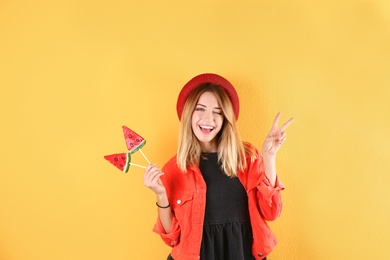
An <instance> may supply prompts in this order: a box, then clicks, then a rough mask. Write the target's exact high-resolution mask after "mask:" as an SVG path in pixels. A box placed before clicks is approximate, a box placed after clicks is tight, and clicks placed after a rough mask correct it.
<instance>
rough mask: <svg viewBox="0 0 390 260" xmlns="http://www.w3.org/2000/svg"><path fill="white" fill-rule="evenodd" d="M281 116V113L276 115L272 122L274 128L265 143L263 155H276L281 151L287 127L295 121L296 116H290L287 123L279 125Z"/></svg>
mask: <svg viewBox="0 0 390 260" xmlns="http://www.w3.org/2000/svg"><path fill="white" fill-rule="evenodd" d="M279 118H280V113H278V114H277V115H276V117H275V120H274V122H273V123H272V128H271V131H270V132H269V134H268V135H267V138H266V139H265V141H264V143H263V148H262V151H263V156H264V155H269V156H276V153H277V152H278V151H279V149H280V147H281V146H282V144H283V143H284V141H286V132H285V130H286V128H287V127H288V126H289V125H290V124H291V123H292V122H293V121H294V118H290V119H289V120H288V121H287V122H286V123H284V124H283V125H282V126H281V127H279V126H278V125H279Z"/></svg>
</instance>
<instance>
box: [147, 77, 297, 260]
mask: <svg viewBox="0 0 390 260" xmlns="http://www.w3.org/2000/svg"><path fill="white" fill-rule="evenodd" d="M239 110H240V107H239V99H238V96H237V92H236V90H235V89H234V87H233V86H232V85H231V83H230V82H229V81H227V80H226V79H225V78H223V77H221V76H219V75H216V74H201V75H198V76H196V77H194V78H193V79H191V80H190V81H189V82H188V83H187V84H186V85H185V86H184V87H183V89H182V90H181V92H180V94H179V97H178V101H177V113H178V116H179V119H180V121H181V125H180V136H179V144H178V149H177V154H176V156H175V157H173V158H172V159H171V160H169V161H168V162H167V163H166V164H165V166H164V167H163V169H162V170H161V169H159V168H158V167H156V166H155V165H153V164H151V165H149V166H148V167H147V168H146V169H145V173H144V185H145V186H146V187H148V188H150V189H151V190H152V191H153V192H154V193H155V194H156V197H157V202H156V205H157V207H158V219H157V223H156V224H155V227H154V231H155V232H156V233H158V234H160V236H161V237H162V239H163V241H164V242H165V243H166V244H168V245H169V246H171V247H172V252H171V254H170V255H169V256H168V259H174V260H195V259H196V260H199V259H201V260H253V259H266V256H267V255H268V254H269V253H270V252H271V251H272V249H273V248H274V247H275V245H276V243H277V239H276V237H275V236H274V234H273V233H272V231H271V230H270V228H269V226H268V225H267V223H266V221H272V220H275V219H276V218H278V217H279V216H280V214H281V210H282V200H281V195H280V191H281V190H283V189H284V186H283V184H282V183H281V182H280V181H279V178H278V176H277V174H276V153H277V151H278V150H279V148H280V147H281V145H282V144H283V142H284V141H285V140H286V132H285V129H286V128H287V127H288V125H289V124H290V123H291V122H292V121H293V118H291V119H290V120H288V121H287V122H286V123H285V124H283V125H282V126H281V127H278V122H279V117H280V114H278V115H277V116H276V118H275V120H274V122H273V124H272V128H271V131H270V132H269V134H268V136H267V137H266V139H265V141H264V143H263V147H262V155H260V153H259V152H258V150H257V149H256V148H255V147H254V146H252V145H251V144H249V143H246V142H243V141H242V140H241V137H240V135H239V133H238V130H237V127H236V120H237V118H238V115H239Z"/></svg>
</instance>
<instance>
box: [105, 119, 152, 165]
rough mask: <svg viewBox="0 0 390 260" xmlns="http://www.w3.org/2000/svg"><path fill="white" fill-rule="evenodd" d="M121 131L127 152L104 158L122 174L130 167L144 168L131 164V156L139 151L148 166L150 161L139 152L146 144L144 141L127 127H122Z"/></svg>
mask: <svg viewBox="0 0 390 260" xmlns="http://www.w3.org/2000/svg"><path fill="white" fill-rule="evenodd" d="M122 129H123V134H124V136H125V141H126V146H127V149H128V150H129V151H128V152H127V153H116V154H111V155H105V156H104V158H105V159H106V160H107V161H109V162H110V163H111V164H112V165H114V166H115V167H117V168H118V169H119V170H121V171H123V172H128V171H129V168H130V165H133V166H137V167H141V168H146V166H143V165H140V164H136V163H132V162H131V155H132V154H134V153H135V152H137V151H140V152H141V154H142V156H143V157H144V158H145V160H146V161H147V162H148V163H149V164H150V161H149V160H148V158H147V157H146V156H145V154H144V153H143V152H142V150H141V148H142V147H143V146H144V145H145V144H146V140H145V139H144V138H143V137H142V136H140V135H139V134H137V133H136V132H134V131H133V130H131V129H130V128H128V127H127V126H122Z"/></svg>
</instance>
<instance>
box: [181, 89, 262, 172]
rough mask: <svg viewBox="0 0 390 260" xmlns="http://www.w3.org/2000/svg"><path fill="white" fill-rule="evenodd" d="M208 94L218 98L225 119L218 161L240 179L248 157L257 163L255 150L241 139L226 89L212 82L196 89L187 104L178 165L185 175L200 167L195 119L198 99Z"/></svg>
mask: <svg viewBox="0 0 390 260" xmlns="http://www.w3.org/2000/svg"><path fill="white" fill-rule="evenodd" d="M204 92H211V93H213V94H214V95H215V97H216V98H217V100H218V104H219V106H220V107H221V110H222V114H223V116H224V120H223V125H222V128H221V130H220V132H219V133H218V135H217V136H216V138H217V144H218V161H219V163H220V165H221V168H222V170H223V171H224V172H225V174H226V175H228V176H230V177H236V176H237V173H238V171H242V170H244V169H245V168H246V166H247V165H246V154H248V155H249V156H250V157H251V159H252V160H253V159H254V158H255V151H254V149H253V147H252V146H250V145H246V144H245V143H244V142H243V141H242V140H241V137H240V134H239V132H238V129H237V127H236V118H235V115H234V111H233V106H232V102H231V100H230V98H229V96H228V95H227V94H226V92H225V91H224V90H223V89H222V87H220V86H219V85H215V84H212V83H206V84H203V85H201V86H199V87H198V88H196V89H195V90H193V91H192V92H191V94H190V95H189V96H188V98H187V100H186V102H185V104H184V108H183V113H182V116H181V122H180V132H179V144H178V149H177V155H176V159H177V164H178V166H179V168H180V169H181V170H182V171H183V172H186V171H187V167H188V166H198V165H199V161H200V157H201V147H200V144H199V141H198V139H197V138H196V136H195V134H194V133H193V131H192V127H191V119H192V114H193V112H194V110H195V107H196V105H197V103H198V100H199V98H200V96H201V95H202V94H203V93H204Z"/></svg>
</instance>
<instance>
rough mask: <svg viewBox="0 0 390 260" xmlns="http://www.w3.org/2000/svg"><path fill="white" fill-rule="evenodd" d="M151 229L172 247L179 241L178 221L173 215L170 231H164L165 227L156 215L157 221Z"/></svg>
mask: <svg viewBox="0 0 390 260" xmlns="http://www.w3.org/2000/svg"><path fill="white" fill-rule="evenodd" d="M153 231H154V232H156V233H157V234H159V235H160V236H161V238H162V240H163V241H164V243H165V244H167V245H168V246H171V247H173V246H175V245H176V244H177V243H178V242H179V237H180V233H181V230H180V226H179V223H178V221H177V219H176V218H175V217H173V219H172V225H171V232H169V233H166V232H165V229H164V227H163V225H162V223H161V221H160V217H157V222H156V224H155V225H154V228H153Z"/></svg>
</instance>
